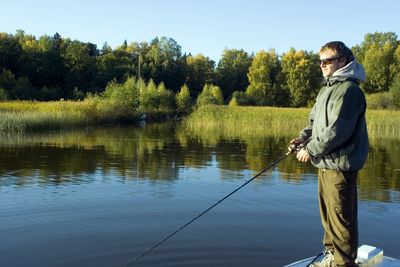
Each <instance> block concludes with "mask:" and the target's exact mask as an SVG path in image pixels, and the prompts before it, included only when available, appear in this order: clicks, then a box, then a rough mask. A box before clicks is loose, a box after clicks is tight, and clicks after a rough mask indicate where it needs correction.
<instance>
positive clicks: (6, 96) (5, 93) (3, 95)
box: [0, 88, 8, 101]
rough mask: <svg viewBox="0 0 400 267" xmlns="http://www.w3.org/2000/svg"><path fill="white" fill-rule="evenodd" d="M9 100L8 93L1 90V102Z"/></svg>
mask: <svg viewBox="0 0 400 267" xmlns="http://www.w3.org/2000/svg"><path fill="white" fill-rule="evenodd" d="M7 99H8V94H7V91H6V90H5V89H3V88H0V101H4V100H7Z"/></svg>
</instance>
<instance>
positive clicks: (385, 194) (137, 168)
mask: <svg viewBox="0 0 400 267" xmlns="http://www.w3.org/2000/svg"><path fill="white" fill-rule="evenodd" d="M291 137H293V136H280V137H273V136H268V135H266V136H260V137H251V138H239V137H237V138H232V137H230V138H224V137H223V136H212V135H210V136H206V137H205V136H204V135H201V134H199V135H193V134H189V133H188V132H187V131H186V130H185V129H183V128H181V127H180V126H179V125H175V124H169V123H164V124H150V125H146V126H142V127H113V128H100V129H99V128H97V129H88V130H80V131H71V132H62V133H47V134H32V135H23V136H17V137H13V136H1V137H0V138H1V139H0V266H8V267H13V266H41V267H43V266H125V265H126V264H127V263H129V262H130V261H131V260H133V259H134V258H135V257H136V256H138V255H140V254H141V253H143V252H144V251H146V250H147V249H148V248H149V247H151V246H153V245H154V244H156V243H157V242H158V241H160V240H162V239H163V238H165V237H166V236H168V235H169V234H171V233H172V232H174V231H175V230H177V229H179V227H181V226H182V225H184V224H185V223H187V222H188V221H190V220H191V219H192V218H194V217H195V216H197V215H198V214H200V213H201V212H203V211H204V210H206V209H207V208H208V207H210V206H211V205H213V204H214V203H215V202H217V201H218V200H220V199H221V198H222V197H224V196H225V195H227V194H228V193H230V192H231V191H233V190H234V189H236V188H237V187H238V186H240V185H241V184H243V183H244V182H245V181H247V180H249V179H251V178H252V177H253V176H254V175H255V174H257V173H258V172H259V171H261V170H262V169H264V168H265V167H266V166H268V165H269V164H270V163H271V162H273V161H274V160H275V159H277V158H279V157H280V156H281V155H283V154H284V153H285V152H286V147H287V143H288V140H290V138H291ZM370 143H371V147H370V154H369V159H368V162H367V165H366V166H365V168H364V169H363V170H362V171H361V172H360V175H359V180H358V185H359V230H360V244H369V245H374V246H378V247H381V248H383V249H384V252H385V254H386V255H388V256H391V257H396V258H400V241H399V240H400V230H399V229H400V153H399V151H400V138H397V139H396V138H395V139H393V138H391V139H384V138H371V140H370ZM321 237H322V227H321V225H320V220H319V212H318V200H317V177H316V169H315V168H313V167H312V166H310V165H309V164H302V163H298V162H297V161H296V160H295V158H294V156H293V155H291V156H289V157H288V158H286V159H284V160H283V161H281V162H280V163H279V164H278V166H276V167H274V168H272V170H271V171H269V172H267V173H266V174H264V175H263V176H261V177H259V178H257V179H256V180H254V181H253V182H252V183H250V184H248V185H247V186H246V187H244V188H243V189H241V190H240V191H238V192H237V193H236V194H234V195H232V196H231V197H230V198H228V199H226V200H225V201H224V202H222V203H221V204H219V205H218V206H216V207H215V208H214V209H212V210H211V211H209V212H208V213H206V214H205V215H204V216H202V217H201V218H199V219H198V220H196V221H195V222H194V223H192V224H191V225H189V226H188V227H187V228H185V229H183V230H182V231H180V232H179V233H178V234H177V235H175V236H173V237H172V238H170V239H169V240H168V241H166V242H165V243H163V244H162V245H161V246H159V247H158V248H156V249H155V250H154V251H152V252H150V253H149V254H147V255H146V256H145V257H143V258H142V259H140V261H139V262H137V263H135V264H132V265H130V266H283V265H285V264H288V263H290V262H293V261H296V260H299V259H302V258H305V257H311V256H313V255H316V254H318V253H319V252H320V251H321Z"/></svg>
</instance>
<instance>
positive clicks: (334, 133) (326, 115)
mask: <svg viewBox="0 0 400 267" xmlns="http://www.w3.org/2000/svg"><path fill="white" fill-rule="evenodd" d="M363 80H365V72H364V69H363V67H362V66H361V65H360V64H359V63H357V62H356V61H352V62H350V63H349V64H348V65H346V66H345V67H343V68H341V69H339V70H337V71H336V72H335V73H333V75H332V77H329V78H327V79H326V85H325V86H324V87H322V89H321V91H320V92H319V94H318V97H317V100H316V103H315V104H314V107H313V108H312V110H311V112H310V115H309V124H308V126H307V127H306V128H305V129H304V130H303V131H302V132H301V133H300V138H302V139H303V140H307V139H308V138H309V137H311V139H310V141H309V143H308V145H307V148H306V149H307V151H308V152H309V154H310V156H311V163H312V164H313V165H314V166H316V167H318V168H325V169H334V170H341V171H356V170H359V169H361V168H362V167H363V165H364V163H365V161H366V159H367V156H368V133H367V126H366V120H365V110H366V102H365V96H364V93H363V92H362V91H361V89H360V87H359V86H358V83H359V82H360V81H363Z"/></svg>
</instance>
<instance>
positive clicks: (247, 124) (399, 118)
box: [184, 106, 400, 138]
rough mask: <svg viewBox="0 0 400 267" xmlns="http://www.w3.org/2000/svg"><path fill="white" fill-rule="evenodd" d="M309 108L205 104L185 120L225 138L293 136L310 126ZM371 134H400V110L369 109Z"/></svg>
mask: <svg viewBox="0 0 400 267" xmlns="http://www.w3.org/2000/svg"><path fill="white" fill-rule="evenodd" d="M309 111H310V109H309V108H276V107H240V106H239V107H230V106H205V107H200V108H198V109H197V110H195V111H194V112H193V113H192V114H191V115H190V116H188V117H187V118H186V119H185V121H184V127H185V128H186V129H187V130H188V131H191V132H193V133H198V134H202V135H206V134H214V135H221V136H225V137H233V136H237V137H243V136H248V137H251V136H266V135H274V136H292V137H295V136H297V135H298V133H299V131H300V130H301V129H303V128H304V127H305V126H306V125H307V121H308V113H309ZM366 115H367V124H368V129H369V134H370V136H371V137H378V136H379V137H394V138H399V136H400V111H389V110H368V111H367V114H366Z"/></svg>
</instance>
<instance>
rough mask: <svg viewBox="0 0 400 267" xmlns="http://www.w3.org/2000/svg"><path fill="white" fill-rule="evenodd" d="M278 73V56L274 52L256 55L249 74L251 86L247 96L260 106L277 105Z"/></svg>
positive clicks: (260, 52)
mask: <svg viewBox="0 0 400 267" xmlns="http://www.w3.org/2000/svg"><path fill="white" fill-rule="evenodd" d="M277 72H278V55H277V54H276V53H275V51H274V50H270V51H269V52H265V51H264V50H261V51H259V52H258V53H257V54H256V55H255V57H254V59H253V62H252V64H251V66H250V69H249V73H248V74H247V77H248V79H249V82H250V85H249V86H248V87H247V90H246V94H247V95H249V96H250V97H251V98H253V99H254V100H255V103H257V104H258V105H276V92H275V89H276V88H277V87H276V75H277Z"/></svg>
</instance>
